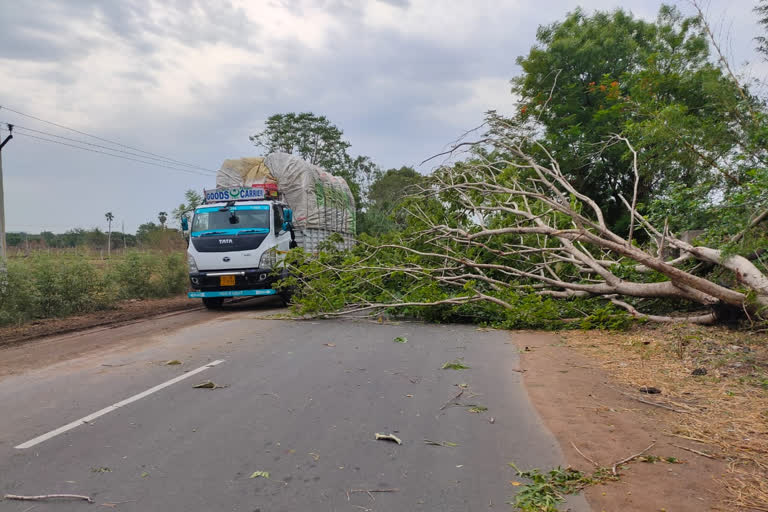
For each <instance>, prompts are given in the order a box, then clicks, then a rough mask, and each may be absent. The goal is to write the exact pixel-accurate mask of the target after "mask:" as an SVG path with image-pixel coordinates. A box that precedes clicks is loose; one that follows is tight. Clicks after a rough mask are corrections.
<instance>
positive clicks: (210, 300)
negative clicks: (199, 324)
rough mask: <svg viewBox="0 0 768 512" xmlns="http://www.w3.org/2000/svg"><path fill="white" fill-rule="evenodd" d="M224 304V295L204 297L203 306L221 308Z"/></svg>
mask: <svg viewBox="0 0 768 512" xmlns="http://www.w3.org/2000/svg"><path fill="white" fill-rule="evenodd" d="M223 304H224V298H223V297H206V298H204V299H203V306H205V307H206V308H208V309H221V306H222V305H223Z"/></svg>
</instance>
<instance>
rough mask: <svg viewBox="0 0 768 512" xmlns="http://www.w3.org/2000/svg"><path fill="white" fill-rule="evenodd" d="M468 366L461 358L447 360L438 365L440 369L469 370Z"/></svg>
mask: <svg viewBox="0 0 768 512" xmlns="http://www.w3.org/2000/svg"><path fill="white" fill-rule="evenodd" d="M469 368H470V366H469V365H467V364H465V363H464V361H462V360H461V359H454V360H453V361H448V362H447V363H443V366H441V367H440V369H441V370H469Z"/></svg>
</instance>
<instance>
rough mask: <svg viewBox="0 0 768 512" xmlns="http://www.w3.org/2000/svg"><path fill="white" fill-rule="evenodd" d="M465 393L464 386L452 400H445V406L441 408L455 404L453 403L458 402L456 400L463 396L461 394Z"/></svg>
mask: <svg viewBox="0 0 768 512" xmlns="http://www.w3.org/2000/svg"><path fill="white" fill-rule="evenodd" d="M463 394H464V389H463V388H462V389H461V391H459V393H458V394H457V395H456V396H455V397H453V398H451V399H450V400H448V401H447V402H445V403H444V404H443V406H442V407H441V408H440V410H441V411H442V410H444V409H445V408H446V407H448V406H449V405H453V404H455V403H456V400H458V399H459V398H461V395H463Z"/></svg>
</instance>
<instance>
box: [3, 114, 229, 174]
mask: <svg viewBox="0 0 768 512" xmlns="http://www.w3.org/2000/svg"><path fill="white" fill-rule="evenodd" d="M2 110H7V111H8V112H13V113H14V114H18V115H20V116H24V117H27V118H29V119H34V120H35V121H40V122H41V123H46V124H50V125H52V126H56V127H57V128H62V129H64V130H69V131H71V132H75V133H79V134H80V135H85V136H86V137H91V138H94V139H96V140H100V141H102V142H106V143H108V144H113V145H115V146H120V147H123V148H126V149H131V150H133V151H138V152H139V153H145V154H147V155H151V156H154V157H157V158H160V159H162V160H167V161H168V162H169V163H173V164H176V165H183V166H186V167H193V168H195V169H200V170H203V171H209V172H216V171H213V170H212V169H206V168H205V167H200V166H198V165H195V164H190V163H188V162H184V161H181V160H176V159H175V158H170V157H167V156H164V155H160V154H158V153H152V152H150V151H145V150H143V149H141V148H137V147H134V146H129V145H127V144H123V143H122V142H117V141H114V140H110V139H106V138H104V137H99V136H97V135H93V134H91V133H87V132H84V131H81V130H77V129H75V128H70V127H69V126H65V125H63V124H59V123H55V122H53V121H48V120H47V119H43V118H41V117H37V116H33V115H31V114H25V113H24V112H21V111H19V110H15V109H12V108H10V107H7V106H5V105H0V111H2Z"/></svg>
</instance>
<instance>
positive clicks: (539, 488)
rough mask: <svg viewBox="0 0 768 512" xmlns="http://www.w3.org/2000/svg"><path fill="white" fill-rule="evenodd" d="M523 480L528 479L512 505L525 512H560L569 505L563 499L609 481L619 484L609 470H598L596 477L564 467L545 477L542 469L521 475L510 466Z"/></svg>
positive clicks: (523, 472)
mask: <svg viewBox="0 0 768 512" xmlns="http://www.w3.org/2000/svg"><path fill="white" fill-rule="evenodd" d="M509 465H510V466H512V467H513V468H514V469H515V471H516V472H517V475H518V476H519V477H522V478H525V479H528V480H530V481H531V483H530V484H527V485H524V486H522V487H521V488H520V490H519V491H518V493H517V494H516V495H515V499H514V501H513V502H511V503H510V504H512V505H514V506H515V507H516V508H517V509H518V510H521V511H523V512H557V511H558V505H559V504H561V503H562V502H564V501H565V499H564V498H563V496H565V495H567V494H576V493H578V492H580V491H581V490H582V489H584V488H585V487H587V486H590V485H595V484H599V483H602V482H605V481H608V480H617V479H618V478H617V477H615V476H613V474H612V473H611V471H610V469H608V468H597V470H595V472H594V473H593V474H592V475H586V474H584V473H582V472H580V471H577V470H575V469H573V468H570V467H569V468H565V469H563V468H561V467H560V466H558V467H556V468H555V469H552V470H550V471H547V472H546V473H542V472H541V471H539V470H538V469H532V470H529V471H521V470H519V469H518V468H517V466H515V465H514V464H512V463H510V464H509Z"/></svg>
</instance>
